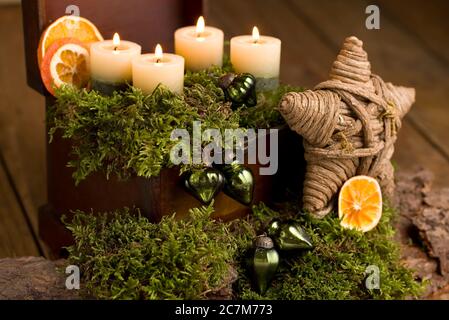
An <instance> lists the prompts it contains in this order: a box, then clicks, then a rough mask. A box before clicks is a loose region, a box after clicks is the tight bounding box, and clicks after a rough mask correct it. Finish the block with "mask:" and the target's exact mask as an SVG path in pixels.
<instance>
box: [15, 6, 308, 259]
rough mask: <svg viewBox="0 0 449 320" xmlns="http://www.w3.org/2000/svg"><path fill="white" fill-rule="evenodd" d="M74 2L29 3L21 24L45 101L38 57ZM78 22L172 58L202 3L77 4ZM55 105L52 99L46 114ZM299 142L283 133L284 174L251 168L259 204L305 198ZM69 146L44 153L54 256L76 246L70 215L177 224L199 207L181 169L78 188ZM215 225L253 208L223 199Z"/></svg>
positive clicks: (45, 234) (45, 224)
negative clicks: (173, 219) (45, 37)
mask: <svg viewBox="0 0 449 320" xmlns="http://www.w3.org/2000/svg"><path fill="white" fill-rule="evenodd" d="M71 4H73V1H72V0H46V1H44V0H24V1H23V16H24V30H25V48H26V59H27V75H28V84H29V85H30V86H31V87H32V88H34V89H35V90H38V91H39V92H41V93H42V94H45V91H44V89H43V87H42V83H41V80H40V76H39V70H38V66H37V61H36V50H37V46H38V42H39V37H40V33H41V32H42V31H43V29H44V28H45V27H46V26H47V25H48V24H49V23H51V22H52V21H54V20H55V19H57V18H58V17H60V16H61V15H64V14H65V10H66V7H67V6H68V5H71ZM76 5H78V6H79V8H80V12H81V16H84V17H86V18H88V19H90V20H91V21H93V22H94V23H95V24H96V25H97V26H98V28H99V30H100V31H101V32H102V33H103V35H104V36H105V37H106V38H108V37H110V36H112V34H113V33H114V32H116V31H117V32H119V33H120V35H122V37H123V39H127V40H131V41H135V42H137V43H140V44H142V46H143V51H144V52H149V51H150V50H151V48H154V46H155V44H156V43H157V42H160V43H162V44H163V46H164V48H168V49H169V51H171V50H172V47H173V33H174V30H175V29H176V28H178V27H180V26H184V25H189V24H190V25H191V24H194V21H195V20H196V18H197V17H198V16H199V15H200V14H201V7H202V2H201V1H200V0H128V1H122V0H96V1H89V0H80V1H76ZM51 103H52V99H51V98H50V97H48V98H47V106H49V105H50V104H51ZM301 145H302V142H301V139H300V138H299V137H298V136H297V135H296V134H293V133H292V132H291V131H290V130H289V129H288V128H282V129H281V130H280V131H279V170H278V172H277V174H276V175H274V176H261V175H259V173H258V172H259V167H260V165H259V164H255V165H248V166H249V167H250V168H251V169H252V171H253V173H254V176H255V183H256V184H255V190H254V203H257V202H259V201H264V202H266V203H271V202H274V201H277V200H281V199H282V197H283V196H284V193H285V192H286V190H287V189H290V190H292V191H293V192H300V191H299V190H300V188H301V181H302V177H303V174H304V171H303V168H304V167H305V165H304V159H303V152H302V150H301ZM70 153H71V141H69V140H63V139H61V138H60V137H58V136H56V137H55V140H54V141H53V142H52V143H51V144H49V145H48V146H47V183H48V186H47V188H48V203H47V204H46V205H44V206H43V207H42V208H40V210H39V234H40V237H41V238H42V239H43V240H44V241H45V242H46V243H47V244H48V246H49V247H50V249H51V250H52V252H53V253H54V254H55V255H56V256H59V255H60V254H61V248H62V247H64V246H66V245H69V244H70V243H71V242H72V241H73V240H72V239H71V236H70V233H69V232H68V230H67V229H65V228H64V226H63V225H62V223H61V221H60V220H61V216H62V215H67V216H68V217H70V215H71V214H72V211H73V210H76V209H80V210H83V211H91V210H92V211H94V212H104V211H110V210H114V209H117V208H122V207H125V206H126V207H138V208H140V209H141V212H142V213H143V214H144V215H145V216H147V217H148V218H149V219H150V220H152V221H158V220H160V218H161V217H162V216H163V215H167V214H172V213H173V212H177V213H178V215H179V216H180V217H182V216H183V215H185V214H186V213H187V211H188V209H189V208H193V207H198V206H200V205H201V204H200V203H199V201H197V200H196V199H195V198H193V197H192V196H191V195H190V194H189V193H187V192H186V191H185V189H184V187H183V186H182V180H181V178H180V176H179V171H178V170H177V169H176V168H172V169H164V170H162V172H161V174H160V176H158V177H154V178H151V179H145V178H141V177H132V178H131V179H129V180H127V181H118V180H117V179H116V178H115V177H111V178H110V179H109V180H107V179H106V177H105V176H104V175H102V174H94V175H91V176H89V177H88V178H87V179H86V180H84V181H82V182H81V183H80V184H79V185H78V186H75V184H74V180H73V178H72V173H73V169H72V168H68V167H67V163H68V161H69V155H70ZM215 209H216V212H215V215H214V217H215V218H218V219H222V220H230V219H233V218H236V217H241V216H243V215H245V214H248V213H249V212H250V207H247V206H243V205H241V204H240V203H238V202H237V201H235V200H233V199H232V198H229V197H228V196H226V195H225V194H224V193H220V194H219V195H218V196H217V197H216V199H215Z"/></svg>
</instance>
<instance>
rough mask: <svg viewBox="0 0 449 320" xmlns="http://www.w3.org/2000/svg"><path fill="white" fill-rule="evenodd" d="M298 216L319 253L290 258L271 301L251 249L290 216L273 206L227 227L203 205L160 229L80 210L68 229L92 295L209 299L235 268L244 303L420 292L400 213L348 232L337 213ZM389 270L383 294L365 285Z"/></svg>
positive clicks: (125, 214)
mask: <svg viewBox="0 0 449 320" xmlns="http://www.w3.org/2000/svg"><path fill="white" fill-rule="evenodd" d="M292 209H293V208H292V207H290V209H288V210H287V212H282V217H285V218H287V217H293V218H294V219H295V220H296V221H298V222H299V223H301V225H303V226H304V228H305V229H306V231H307V232H308V233H309V234H310V236H311V237H312V240H313V242H314V245H315V248H314V250H312V251H308V252H302V253H291V254H289V255H286V254H285V253H281V264H280V268H279V271H278V273H277V275H276V276H275V279H274V281H273V284H272V286H271V288H270V289H269V290H268V291H267V293H266V295H265V296H260V295H259V294H257V293H256V292H254V291H253V290H252V286H251V281H250V276H249V274H248V268H247V267H246V266H245V263H244V261H245V260H246V259H245V258H246V256H247V252H248V249H250V248H251V246H252V241H253V239H254V237H255V236H256V235H257V234H260V233H261V232H262V231H263V229H264V226H265V225H266V223H267V222H268V221H270V220H271V219H272V218H276V217H279V216H280V215H281V213H279V212H276V211H273V210H271V209H269V208H268V207H267V206H265V205H264V204H260V205H258V206H255V207H254V208H253V211H254V212H253V215H252V216H251V217H249V218H248V219H243V220H235V221H233V222H231V223H220V222H216V221H214V220H211V219H210V214H211V213H212V211H213V209H212V207H208V208H201V209H193V210H191V213H190V218H188V219H186V220H176V219H175V218H174V216H171V217H165V218H164V219H163V220H162V221H161V222H160V223H158V224H152V223H149V222H148V220H147V219H145V218H142V217H140V216H139V215H132V214H131V211H130V210H127V209H126V210H120V211H117V212H115V213H112V214H109V216H106V215H100V216H99V217H95V216H94V215H91V214H84V213H82V212H77V214H76V215H75V218H74V220H73V221H72V222H71V223H69V224H68V227H69V229H70V230H71V231H72V233H73V235H74V238H75V241H76V244H75V245H74V246H72V247H71V248H70V249H69V251H70V263H72V264H76V265H78V266H80V268H81V270H82V274H83V277H84V283H85V284H86V285H87V288H88V289H89V293H90V294H93V295H94V296H96V297H98V298H112V299H167V298H168V299H173V298H174V299H177V298H179V299H185V298H188V299H199V298H205V297H206V296H205V293H206V292H208V291H209V290H213V289H214V288H217V287H220V285H221V283H222V282H223V281H224V279H225V278H226V275H227V270H228V266H230V265H234V266H236V267H237V269H238V271H239V277H238V280H237V282H236V283H235V284H234V296H235V298H236V299H401V298H405V297H409V296H410V297H413V296H417V295H418V294H419V293H420V290H421V288H422V285H421V284H419V283H417V282H416V281H415V280H414V278H413V275H412V272H411V271H410V270H408V269H406V268H405V267H403V266H401V264H400V261H399V246H398V244H397V243H395V242H394V241H393V240H392V236H393V234H394V230H393V228H392V225H391V218H392V216H393V214H394V213H393V211H392V210H391V209H388V208H385V211H384V214H383V217H382V219H381V222H380V224H379V225H378V226H377V227H376V228H375V229H374V230H373V231H371V232H368V233H365V234H362V233H360V232H356V231H350V230H345V229H342V228H341V227H340V225H339V221H338V219H337V218H336V217H335V216H332V215H330V216H328V217H327V218H325V219H323V220H315V219H313V218H310V217H309V216H306V215H293V214H292V212H297V211H295V210H292ZM370 265H376V266H377V267H378V268H379V270H380V287H381V289H380V290H376V289H375V290H368V289H366V287H365V285H364V281H365V270H366V268H367V267H368V266H370Z"/></svg>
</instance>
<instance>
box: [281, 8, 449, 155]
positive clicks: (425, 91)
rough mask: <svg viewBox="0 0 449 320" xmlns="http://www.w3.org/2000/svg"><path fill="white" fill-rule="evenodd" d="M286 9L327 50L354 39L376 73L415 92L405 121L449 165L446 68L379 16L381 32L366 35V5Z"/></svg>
mask: <svg viewBox="0 0 449 320" xmlns="http://www.w3.org/2000/svg"><path fill="white" fill-rule="evenodd" d="M288 3H289V4H290V5H291V10H292V11H294V12H295V13H296V14H297V15H298V17H300V18H301V19H303V20H304V21H306V23H307V24H308V25H309V27H310V28H311V29H313V30H315V31H316V32H317V33H318V34H319V35H320V37H321V38H322V40H323V41H324V42H326V43H327V44H328V45H329V47H330V48H333V49H334V50H338V48H339V47H340V45H341V43H342V41H343V39H344V38H346V37H347V36H349V35H355V36H358V37H360V39H362V40H364V42H365V48H366V50H367V52H368V54H369V55H370V60H371V63H372V67H373V71H374V72H375V73H378V74H380V75H382V76H383V77H384V79H386V80H388V81H391V82H393V83H396V84H402V85H409V86H413V87H415V88H416V89H417V102H416V104H415V106H414V108H413V109H412V111H411V112H410V114H409V118H410V120H411V121H413V124H414V126H415V127H416V128H417V129H418V130H419V131H420V133H422V134H423V135H424V136H425V137H426V139H427V140H428V141H429V142H430V143H431V144H433V145H435V146H437V147H438V148H436V149H437V150H439V151H440V152H441V153H442V155H443V156H444V157H446V158H447V159H449V140H448V139H447V134H448V132H449V122H448V121H447V108H446V103H447V101H448V93H449V82H448V81H447V79H448V77H449V68H448V66H447V65H446V64H444V63H442V61H440V60H439V59H437V58H436V57H435V56H434V55H432V54H430V53H429V52H427V51H426V49H425V48H422V47H421V46H419V44H417V42H416V41H415V38H414V37H413V36H411V35H410V34H407V33H405V32H403V30H401V29H400V28H398V27H397V25H396V24H394V23H393V22H391V21H390V20H389V19H388V17H387V16H381V29H380V30H367V29H366V27H365V19H366V17H367V15H366V14H365V9H366V7H367V5H368V2H363V1H356V0H347V1H326V0H318V1H313V2H312V1H307V0H288ZM426 19H432V17H426ZM337 26H338V27H337Z"/></svg>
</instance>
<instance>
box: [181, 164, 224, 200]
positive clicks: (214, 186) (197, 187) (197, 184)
mask: <svg viewBox="0 0 449 320" xmlns="http://www.w3.org/2000/svg"><path fill="white" fill-rule="evenodd" d="M224 183H225V178H224V176H223V174H222V173H221V172H220V171H218V170H216V169H214V168H206V169H202V170H193V171H190V172H187V173H186V174H185V176H184V186H185V187H186V189H187V190H188V191H189V192H190V193H191V194H192V195H193V196H194V197H195V198H197V199H198V200H199V201H201V203H203V204H206V205H207V204H209V203H210V202H211V201H212V199H213V198H215V196H216V195H217V194H218V193H219V192H220V191H221V190H222V188H223V186H224Z"/></svg>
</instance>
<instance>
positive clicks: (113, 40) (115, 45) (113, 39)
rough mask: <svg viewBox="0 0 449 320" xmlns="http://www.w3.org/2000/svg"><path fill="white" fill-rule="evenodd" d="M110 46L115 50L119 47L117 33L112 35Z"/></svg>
mask: <svg viewBox="0 0 449 320" xmlns="http://www.w3.org/2000/svg"><path fill="white" fill-rule="evenodd" d="M112 44H113V45H114V47H115V49H117V47H119V46H120V36H119V35H118V33H117V32H116V33H115V34H114V38H112Z"/></svg>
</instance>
